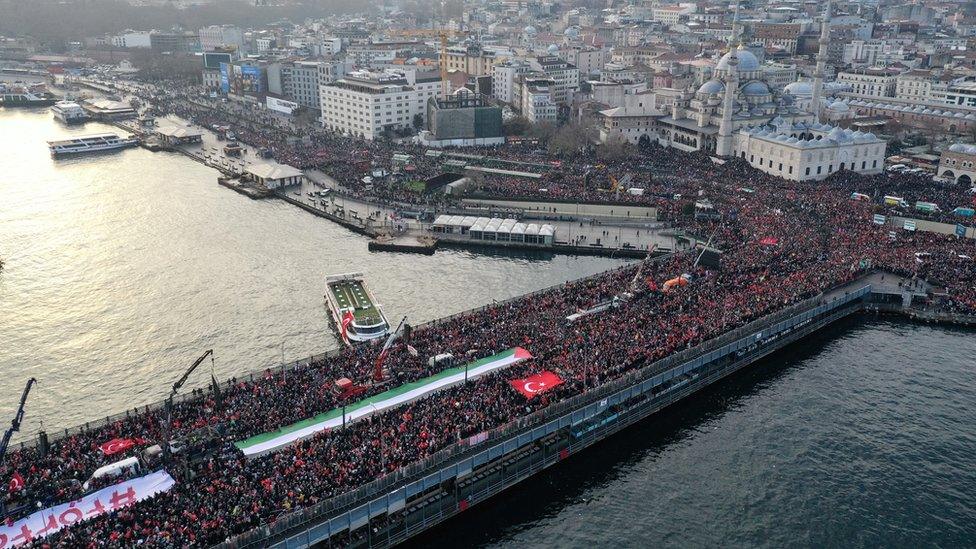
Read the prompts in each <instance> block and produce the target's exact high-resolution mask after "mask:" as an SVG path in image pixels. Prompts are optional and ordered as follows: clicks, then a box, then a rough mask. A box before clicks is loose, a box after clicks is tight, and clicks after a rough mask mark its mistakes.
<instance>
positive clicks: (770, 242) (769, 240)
mask: <svg viewBox="0 0 976 549" xmlns="http://www.w3.org/2000/svg"><path fill="white" fill-rule="evenodd" d="M759 243H760V244H762V245H763V246H775V245H777V244H779V239H778V238H776V237H773V236H767V237H766V238H764V239H762V240H760V241H759Z"/></svg>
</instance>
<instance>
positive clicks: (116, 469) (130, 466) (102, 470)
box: [82, 457, 140, 490]
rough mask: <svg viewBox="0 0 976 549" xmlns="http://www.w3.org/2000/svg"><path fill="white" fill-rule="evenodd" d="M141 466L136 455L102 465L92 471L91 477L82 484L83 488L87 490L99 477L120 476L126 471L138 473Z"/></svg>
mask: <svg viewBox="0 0 976 549" xmlns="http://www.w3.org/2000/svg"><path fill="white" fill-rule="evenodd" d="M139 468H140V466H139V460H138V459H137V458H135V457H130V458H125V459H123V460H122V461H116V462H115V463H109V464H108V465H102V466H101V467H99V468H98V469H95V472H94V473H92V476H91V478H90V479H88V480H87V481H86V482H85V483H84V484H82V488H84V489H85V490H87V489H88V485H89V484H91V482H92V481H93V480H95V479H97V478H102V477H118V476H122V475H124V474H126V473H128V474H133V475H134V474H137V473H138V472H139Z"/></svg>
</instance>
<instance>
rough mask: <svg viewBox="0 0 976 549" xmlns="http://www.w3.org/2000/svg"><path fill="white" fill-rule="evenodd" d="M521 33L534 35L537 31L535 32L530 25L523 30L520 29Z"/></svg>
mask: <svg viewBox="0 0 976 549" xmlns="http://www.w3.org/2000/svg"><path fill="white" fill-rule="evenodd" d="M522 32H524V33H525V34H536V33H538V32H539V31H537V30H536V29H535V27H533V26H532V25H527V26H526V27H525V28H524V29H522Z"/></svg>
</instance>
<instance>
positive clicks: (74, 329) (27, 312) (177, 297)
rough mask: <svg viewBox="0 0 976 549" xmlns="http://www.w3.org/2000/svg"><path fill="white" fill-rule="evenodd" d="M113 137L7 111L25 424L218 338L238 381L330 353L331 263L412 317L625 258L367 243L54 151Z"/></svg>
mask: <svg viewBox="0 0 976 549" xmlns="http://www.w3.org/2000/svg"><path fill="white" fill-rule="evenodd" d="M104 131H108V132H116V133H117V132H118V130H116V129H115V128H113V127H110V126H106V125H101V124H96V123H89V124H86V125H85V126H83V127H72V128H67V127H65V126H63V125H61V124H59V123H57V122H56V121H54V120H53V119H52V117H51V115H50V113H48V112H47V110H39V111H23V110H19V111H18V110H13V111H11V110H7V111H4V110H0V257H3V258H4V259H5V261H6V267H5V268H4V269H3V271H2V273H0V373H2V374H3V378H4V383H3V387H2V388H0V410H3V411H4V412H3V413H4V414H6V415H3V416H2V418H0V421H3V422H4V423H5V422H6V421H7V419H6V418H7V417H8V415H12V414H13V409H14V407H15V406H16V403H17V400H18V399H19V398H20V393H21V390H22V388H23V384H24V382H25V381H26V379H27V378H28V377H30V376H34V377H36V378H37V379H38V381H39V384H38V386H37V387H36V389H35V390H34V391H33V393H32V394H31V397H30V402H29V404H28V409H27V415H26V418H25V423H24V428H23V431H24V432H25V433H30V432H33V431H36V430H37V429H38V428H39V427H40V425H41V422H42V421H43V422H44V425H45V427H47V428H48V430H49V431H50V430H55V429H57V428H58V427H59V426H64V425H66V424H67V425H74V424H77V423H79V422H83V421H88V420H92V419H95V418H98V417H104V416H105V415H107V414H110V413H115V412H118V411H122V410H125V409H126V408H131V407H132V406H135V405H139V404H145V403H149V402H154V401H158V400H160V399H161V398H163V397H164V396H165V394H166V393H167V391H168V388H169V387H170V386H171V385H172V383H173V382H174V381H175V380H176V378H178V377H179V376H180V375H181V374H182V372H183V371H184V370H185V369H186V367H187V366H189V364H190V363H192V362H193V360H194V359H196V357H197V356H199V355H200V354H202V353H203V351H204V350H206V349H209V348H213V349H214V353H215V355H216V362H215V368H216V374H217V376H218V377H229V376H232V375H236V374H240V373H241V372H245V371H252V370H255V369H258V368H262V367H265V366H269V365H274V364H278V363H280V362H281V358H282V355H284V357H285V359H286V360H293V359H297V358H300V357H304V356H308V355H310V354H312V353H320V352H322V351H325V350H327V349H329V348H332V347H335V346H336V345H337V344H338V343H337V341H336V338H335V337H334V336H333V333H332V331H331V329H330V327H329V325H328V321H327V312H326V309H325V305H324V301H323V294H324V290H325V285H324V278H325V276H326V275H327V274H337V273H346V272H352V271H360V272H362V273H364V275H365V277H366V279H367V280H368V281H369V284H370V286H371V288H372V290H373V291H374V293H375V294H376V296H377V299H378V300H379V301H380V302H381V303H382V304H383V305H384V307H385V309H386V312H387V315H388V316H389V317H390V318H391V321H392V319H399V317H400V316H402V315H407V316H408V319H409V321H410V322H412V323H414V324H416V323H420V322H422V321H426V320H431V319H434V318H438V317H441V316H444V315H447V314H451V313H456V312H459V311H462V310H466V309H469V308H472V307H478V306H481V305H485V304H488V303H491V301H492V300H493V299H498V300H500V299H505V298H508V297H512V296H515V295H518V294H522V293H525V292H527V291H531V290H536V289H540V288H544V287H546V286H550V285H553V284H558V283H560V282H563V281H566V280H569V279H574V278H578V277H580V276H583V275H587V274H592V273H596V272H600V271H602V270H605V269H607V268H609V267H611V266H614V265H620V264H622V263H623V262H622V261H616V260H613V261H611V260H608V259H602V258H593V257H565V256H555V257H546V256H538V255H525V256H511V255H507V256H486V255H478V254H471V253H467V252H463V251H451V250H448V251H439V252H437V254H436V255H434V256H419V255H398V254H374V253H370V252H368V251H367V250H366V244H367V239H365V238H364V237H361V236H358V235H354V234H352V233H350V232H348V231H346V230H344V229H341V228H339V227H337V226H335V225H333V224H332V223H330V222H328V221H326V220H324V219H320V218H317V217H314V216H312V215H309V214H307V213H305V212H302V211H301V210H299V209H297V208H295V207H293V206H289V205H288V204H285V203H283V202H281V201H277V200H268V201H253V200H249V199H248V198H246V197H243V196H241V195H238V194H236V193H234V192H232V191H230V190H228V189H225V188H223V187H220V186H218V185H217V183H216V177H217V172H216V171H214V170H211V169H209V168H207V167H204V166H202V165H200V164H198V163H196V162H193V161H191V160H189V159H187V158H184V157H183V156H180V155H176V154H169V153H151V152H149V151H145V150H143V149H129V150H125V151H117V152H113V153H106V154H102V155H96V156H83V157H78V158H69V159H58V160H54V159H52V158H51V157H50V155H49V154H48V151H47V147H46V144H45V141H46V140H50V139H56V138H62V137H65V136H68V135H71V134H76V135H83V134H90V133H98V132H104ZM206 367H207V369H209V364H208V365H206ZM207 374H209V372H201V373H200V374H198V375H195V376H194V378H193V380H192V381H191V382H190V385H191V386H192V385H196V386H199V385H203V384H205V383H206V382H207V380H209V376H208V375H207Z"/></svg>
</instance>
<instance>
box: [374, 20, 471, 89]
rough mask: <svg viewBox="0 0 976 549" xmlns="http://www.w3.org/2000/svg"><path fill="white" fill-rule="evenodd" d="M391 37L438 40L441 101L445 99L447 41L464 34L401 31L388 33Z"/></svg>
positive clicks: (447, 87)
mask: <svg viewBox="0 0 976 549" xmlns="http://www.w3.org/2000/svg"><path fill="white" fill-rule="evenodd" d="M389 34H390V35H391V36H402V37H408V38H437V39H439V40H440V46H441V48H440V60H439V63H438V65H439V66H440V72H441V99H447V96H448V94H449V93H450V92H449V90H450V86H449V85H448V82H447V41H448V39H450V38H455V37H458V36H467V33H466V32H461V31H453V30H450V29H402V30H391V31H389Z"/></svg>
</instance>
